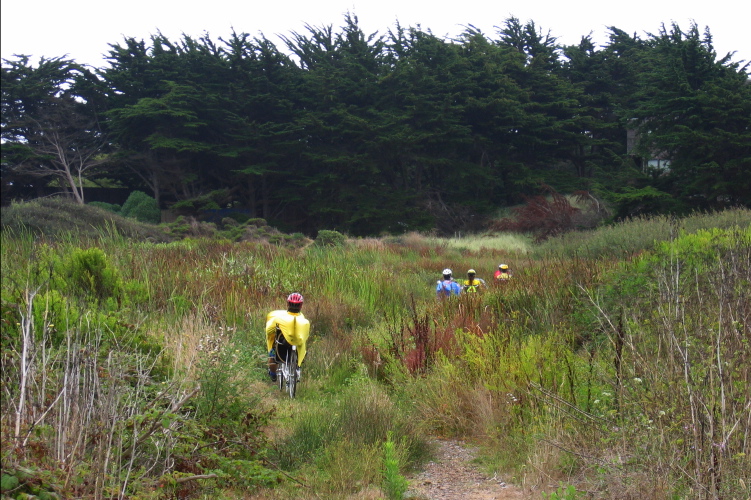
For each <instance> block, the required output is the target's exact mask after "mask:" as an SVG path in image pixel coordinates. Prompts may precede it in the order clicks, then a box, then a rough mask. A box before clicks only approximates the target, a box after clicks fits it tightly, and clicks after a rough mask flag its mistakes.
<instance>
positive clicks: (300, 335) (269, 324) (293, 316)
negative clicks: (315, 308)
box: [266, 309, 310, 364]
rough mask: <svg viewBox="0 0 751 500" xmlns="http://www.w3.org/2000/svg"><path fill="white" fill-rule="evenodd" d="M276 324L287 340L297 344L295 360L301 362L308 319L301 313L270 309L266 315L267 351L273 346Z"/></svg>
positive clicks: (308, 325) (308, 333)
mask: <svg viewBox="0 0 751 500" xmlns="http://www.w3.org/2000/svg"><path fill="white" fill-rule="evenodd" d="M277 326H278V327H279V329H280V330H281V331H282V334H284V338H286V339H287V342H289V343H290V344H292V345H294V346H297V362H298V364H302V362H303V360H304V359H305V352H306V344H307V342H308V336H309V335H310V321H308V320H307V319H305V316H303V314H302V313H291V312H289V311H286V310H284V309H280V310H278V311H271V312H270V313H269V314H267V315H266V346H267V347H268V350H269V351H271V349H272V348H273V347H274V337H275V336H276V327H277Z"/></svg>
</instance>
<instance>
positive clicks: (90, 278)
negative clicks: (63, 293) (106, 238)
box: [58, 247, 122, 301]
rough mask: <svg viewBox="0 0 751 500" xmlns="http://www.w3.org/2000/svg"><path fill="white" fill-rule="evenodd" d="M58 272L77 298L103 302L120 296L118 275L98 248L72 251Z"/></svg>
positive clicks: (120, 286)
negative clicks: (88, 298) (90, 298)
mask: <svg viewBox="0 0 751 500" xmlns="http://www.w3.org/2000/svg"><path fill="white" fill-rule="evenodd" d="M58 271H59V274H60V276H62V278H63V280H64V281H65V283H66V284H67V285H68V289H69V291H70V292H71V293H72V294H74V295H77V296H79V297H93V298H94V299H95V300H97V301H103V300H105V299H107V298H110V297H118V296H119V295H120V292H121V288H122V280H121V278H120V273H119V272H118V270H117V269H115V268H114V267H112V265H110V263H109V262H108V260H107V255H106V254H105V253H104V251H103V250H102V249H100V248H96V247H92V248H87V249H81V248H75V249H73V251H72V252H71V254H70V255H69V256H68V257H67V258H66V259H64V260H63V262H62V263H61V264H60V269H59V270H58Z"/></svg>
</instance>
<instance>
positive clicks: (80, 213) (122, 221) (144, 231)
mask: <svg viewBox="0 0 751 500" xmlns="http://www.w3.org/2000/svg"><path fill="white" fill-rule="evenodd" d="M0 212H1V213H2V217H1V218H0V220H1V221H2V222H1V224H2V227H3V229H9V230H12V231H15V232H17V233H18V232H22V231H31V232H33V233H34V234H37V235H44V237H45V238H48V239H56V240H65V239H67V238H70V237H71V236H75V237H76V238H101V237H126V238H132V239H137V240H144V239H148V240H150V241H154V242H165V241H169V240H170V239H171V238H170V237H169V236H168V235H167V234H166V233H165V232H164V231H163V230H161V229H160V228H158V227H155V226H154V225H152V224H144V223H141V222H139V221H136V220H135V219H132V218H127V217H122V216H120V215H118V214H114V213H111V212H109V211H106V212H104V211H102V210H101V209H99V208H97V207H92V206H89V205H79V204H78V203H74V202H72V201H70V200H67V199H65V198H41V199H38V200H34V201H29V202H24V203H12V204H11V205H9V206H3V207H0Z"/></svg>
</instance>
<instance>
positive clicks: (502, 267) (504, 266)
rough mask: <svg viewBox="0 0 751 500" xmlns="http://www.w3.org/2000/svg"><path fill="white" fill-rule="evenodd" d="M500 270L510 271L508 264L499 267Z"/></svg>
mask: <svg viewBox="0 0 751 500" xmlns="http://www.w3.org/2000/svg"><path fill="white" fill-rule="evenodd" d="M498 268H499V269H508V264H500V265H499V266H498Z"/></svg>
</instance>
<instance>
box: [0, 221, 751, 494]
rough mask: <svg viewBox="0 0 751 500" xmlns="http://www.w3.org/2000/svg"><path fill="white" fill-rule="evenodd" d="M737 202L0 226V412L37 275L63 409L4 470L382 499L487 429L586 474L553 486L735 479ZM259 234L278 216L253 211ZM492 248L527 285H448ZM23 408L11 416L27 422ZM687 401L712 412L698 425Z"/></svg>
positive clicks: (37, 356) (135, 483) (99, 490)
mask: <svg viewBox="0 0 751 500" xmlns="http://www.w3.org/2000/svg"><path fill="white" fill-rule="evenodd" d="M88 209H89V210H90V207H88ZM98 212H101V210H99V211H98ZM749 220H750V218H749V215H748V210H745V209H744V210H732V211H726V212H722V213H705V214H698V213H697V214H694V215H692V216H690V217H686V218H681V219H679V218H675V217H653V218H647V217H640V218H638V219H634V220H630V221H626V222H622V223H618V224H615V225H613V226H610V227H607V228H601V229H599V230H598V231H596V232H592V233H587V232H580V233H577V234H576V235H573V234H572V235H569V236H564V237H561V238H551V239H550V240H549V241H548V242H546V243H545V244H544V245H540V246H538V247H530V248H533V251H532V252H530V253H521V252H517V251H516V247H515V246H512V245H511V244H510V245H509V246H510V248H508V249H506V248H491V247H483V246H476V245H475V244H474V242H475V238H473V239H471V240H470V241H468V242H467V243H466V245H462V242H461V241H458V239H457V241H456V242H451V243H450V244H449V243H448V242H445V241H443V242H438V241H440V240H435V239H431V238H426V237H417V236H415V235H407V234H405V235H402V236H400V237H398V238H381V239H375V238H371V239H356V240H350V241H349V243H348V244H347V245H346V246H343V247H339V248H333V249H330V248H318V247H314V248H309V249H307V250H306V251H303V252H301V251H298V250H297V249H296V248H293V247H291V246H286V245H269V244H267V243H266V241H267V240H263V242H262V243H260V244H259V243H256V242H255V241H250V240H248V241H239V242H235V243H232V242H230V241H229V240H227V239H224V240H220V239H208V238H190V239H186V240H183V241H179V242H173V243H166V244H165V243H152V242H142V243H134V242H132V241H131V240H128V239H125V238H113V237H102V236H101V235H100V237H99V238H97V239H95V240H88V239H85V240H82V239H78V238H73V237H70V238H68V239H67V240H66V239H63V240H52V239H51V240H47V242H46V243H42V241H40V240H39V239H37V238H36V237H35V236H34V235H33V234H32V233H30V232H28V231H27V232H19V233H16V232H14V231H12V230H5V231H3V234H2V238H3V239H2V243H3V244H2V248H1V251H2V297H1V298H2V303H1V304H0V305H1V307H0V327H1V328H2V334H3V335H2V336H3V339H2V340H3V353H4V356H6V357H5V358H4V359H3V372H2V378H0V383H2V390H3V391H4V393H5V394H6V395H9V397H7V398H3V399H2V405H3V407H2V410H3V411H2V415H3V422H2V423H3V428H6V426H7V428H8V429H12V428H13V418H14V415H15V413H14V405H17V404H18V402H19V401H20V399H19V397H18V396H19V391H20V384H19V380H20V369H21V368H20V367H21V363H20V361H21V358H20V356H21V353H22V352H23V349H22V347H23V345H22V343H21V342H22V335H21V333H22V330H21V327H20V325H19V324H20V323H22V322H23V321H24V320H23V315H24V314H26V312H27V311H28V309H27V307H26V306H27V304H26V302H25V300H28V299H25V297H29V294H28V292H29V290H32V291H33V290H38V293H37V294H36V295H35V296H34V304H33V307H32V308H31V311H32V314H33V324H34V326H35V329H34V331H33V334H34V342H32V344H31V347H32V349H33V350H34V352H33V353H32V355H33V356H34V357H33V361H34V363H33V364H32V365H29V366H31V369H32V371H31V372H30V373H31V375H30V382H31V383H30V384H28V385H27V386H26V394H27V396H28V398H29V400H28V401H29V405H33V408H34V411H39V412H45V411H47V410H49V412H48V413H47V415H46V416H45V419H44V422H40V423H39V424H38V425H36V426H35V427H34V428H33V430H32V432H31V434H30V437H29V445H28V446H27V447H26V448H24V452H25V453H24V454H23V456H21V454H19V453H17V449H18V448H17V447H16V445H15V443H14V442H9V438H8V437H7V436H6V437H3V442H2V445H3V446H2V449H3V451H4V455H3V473H4V474H6V475H13V476H16V477H17V478H18V481H19V483H18V486H20V485H21V484H23V481H24V480H23V479H22V478H20V476H17V475H16V474H15V472H14V471H15V470H17V466H24V467H26V465H27V464H23V463H21V462H22V460H27V461H28V462H30V463H32V464H34V466H35V467H36V466H38V467H39V469H40V470H44V471H48V472H44V473H42V472H40V473H39V474H37V475H35V476H34V477H33V479H31V480H30V481H28V483H33V484H45V485H50V487H49V488H48V489H49V490H52V491H55V492H56V493H58V495H60V496H61V497H62V498H67V497H72V496H86V495H88V496H92V497H95V496H101V497H109V496H113V495H114V496H117V494H118V492H119V488H120V487H122V484H123V483H122V478H123V477H125V476H126V474H129V476H128V477H130V478H132V480H129V481H128V486H127V487H126V490H127V491H126V492H125V493H126V494H127V495H130V496H132V497H134V498H135V497H139V498H141V497H143V498H148V497H149V496H150V495H151V496H153V495H155V494H157V493H155V491H157V489H158V485H159V484H163V485H164V488H163V489H159V492H163V493H159V494H162V495H168V496H175V497H177V496H181V497H182V496H190V495H192V496H201V495H204V496H211V497H217V498H235V497H240V496H243V495H244V496H247V495H251V496H255V495H256V493H258V496H259V497H261V496H264V497H268V498H275V497H297V496H299V493H300V489H299V483H298V482H296V481H295V480H293V479H291V478H305V483H306V485H307V488H306V490H305V491H306V492H309V493H310V494H311V495H313V496H318V497H325V498H339V497H347V496H353V495H360V496H363V495H365V492H364V491H363V490H364V489H366V488H375V487H379V488H382V491H383V492H384V494H385V493H386V491H387V488H388V487H387V484H386V483H387V482H388V481H391V482H392V484H393V485H394V489H395V490H397V489H401V486H400V485H401V484H402V483H401V479H403V478H402V477H401V474H406V471H407V470H409V469H410V468H414V467H417V466H419V464H420V462H421V461H422V460H424V459H425V458H426V456H427V451H428V446H427V442H428V438H429V437H430V435H431V434H440V435H442V436H455V437H457V438H462V439H466V440H469V441H472V442H477V443H480V458H481V460H482V462H481V463H482V464H483V466H484V467H485V468H486V469H487V470H488V471H489V473H490V474H491V475H492V474H493V473H496V472H498V473H503V474H505V475H507V476H508V475H509V474H510V475H511V476H509V477H513V479H512V481H513V482H517V481H518V482H525V484H550V478H551V477H552V478H554V479H553V480H555V479H557V478H566V481H569V482H570V481H572V479H571V478H576V479H577V480H578V478H581V479H582V481H583V482H585V484H581V485H580V484H579V483H578V482H577V483H573V482H572V484H571V487H575V489H574V490H571V487H568V486H566V485H563V484H562V485H561V488H559V490H558V491H556V492H555V494H556V495H558V497H563V498H566V495H568V496H569V497H571V496H572V495H574V494H579V495H580V493H579V491H583V490H587V491H589V492H591V493H588V494H591V495H595V496H608V497H618V498H638V497H641V496H643V495H640V493H644V491H645V490H644V489H643V488H649V489H650V493H651V489H653V488H659V489H660V494H661V495H663V494H664V496H665V497H668V496H670V495H673V496H675V495H681V494H687V493H686V492H688V491H690V489H691V488H696V487H697V484H700V485H701V487H702V488H705V489H707V491H711V488H713V487H715V486H713V485H719V486H718V487H717V488H716V490H717V491H716V493H717V495H716V496H723V497H724V496H727V497H728V498H733V497H743V495H744V494H745V490H744V489H743V488H744V487H743V486H742V485H741V483H739V482H738V481H737V480H736V478H738V477H743V473H744V472H745V469H746V468H747V467H745V466H746V463H747V457H746V456H745V454H744V448H743V446H744V441H743V434H742V433H741V432H739V431H734V430H732V429H734V425H735V423H736V422H742V421H743V418H745V416H746V414H747V410H746V408H747V405H748V391H747V388H748V387H747V384H746V383H745V382H746V381H747V380H748V377H749V371H748V370H749V368H748V367H749V366H751V359H749V345H748V338H749V331H748V325H747V324H746V322H744V321H743V320H742V318H745V317H748V315H749V314H751V310H749V302H748V300H747V299H746V297H748V295H749V293H751V292H750V291H749V283H751V269H749V262H751V255H749V253H750V252H751V234H750V231H751V224H749ZM232 227H235V226H232ZM246 230H249V231H255V230H259V231H264V233H263V235H264V237H266V238H268V237H269V236H270V235H272V234H273V233H272V231H270V229H269V228H268V226H267V225H266V224H263V223H260V222H259V223H258V224H257V225H253V227H252V228H251V227H250V226H246ZM574 236H576V238H573V237H574ZM494 241H502V240H494ZM470 243H472V244H470ZM577 244H578V246H577ZM92 249H96V250H98V251H92ZM499 262H510V263H511V264H513V269H514V280H512V281H510V282H509V283H506V284H503V285H500V284H495V283H489V285H490V286H489V289H488V290H487V293H485V294H483V295H482V296H481V297H464V298H462V300H457V301H454V302H453V303H451V304H446V303H438V302H436V301H435V297H434V293H433V285H432V284H433V283H435V279H436V275H437V274H438V273H439V272H440V270H441V269H443V268H444V267H447V266H448V267H451V268H455V269H463V268H468V267H473V268H475V269H477V270H478V275H484V276H486V277H489V276H490V274H491V273H492V271H493V270H495V269H496V268H497V265H498V263H499ZM50 269H52V270H53V272H52V275H50ZM63 271H65V272H63ZM68 271H70V272H68ZM109 271H112V273H111V274H108V272H109ZM74 276H84V277H85V279H81V280H74V279H73V277H74ZM115 278H117V279H115ZM108 282H115V283H119V285H118V287H117V289H118V290H119V292H118V293H113V294H112V295H109V296H107V293H104V294H103V295H104V296H105V297H104V298H103V299H97V300H92V298H93V297H94V294H95V293H97V292H96V290H97V288H96V286H94V285H93V284H92V283H108ZM312 284H315V286H313V285H312ZM311 286H313V288H310V287H311ZM86 290H88V291H86ZM298 290H299V291H301V292H302V293H303V294H304V295H306V304H305V309H304V312H305V314H306V316H307V317H308V318H310V319H311V322H312V325H313V329H312V331H311V333H312V336H311V339H310V342H309V344H308V358H307V360H306V362H305V368H304V370H303V383H302V384H301V386H300V387H299V393H298V398H297V399H295V400H293V401H290V400H289V398H283V397H281V396H280V395H279V391H278V389H277V388H275V387H274V386H270V385H268V381H266V380H262V379H263V375H264V374H265V370H266V366H265V361H266V358H265V354H266V353H265V349H266V347H265V343H264V336H263V333H262V332H263V324H264V319H265V313H266V312H268V311H270V310H272V309H278V308H280V307H283V304H284V298H285V297H286V295H287V294H288V293H290V292H291V291H298ZM108 293H109V292H108ZM81 299H83V300H81ZM423 333H429V335H427V336H422V335H423ZM68 342H70V345H72V346H74V347H73V348H71V349H68V348H67V346H68V345H69V344H68ZM420 349H422V354H426V357H424V358H421V357H420V355H419V352H420ZM687 358H688V359H689V360H690V363H688V364H687V363H686V362H685V360H686V359H687ZM425 360H429V362H427V363H426V362H422V361H425ZM410 363H411V364H410ZM410 366H412V367H419V369H415V370H412V371H410V369H409V367H410ZM66 370H67V371H66ZM66 377H67V378H66ZM65 380H78V381H81V382H80V383H81V384H84V385H82V386H81V387H92V388H93V389H92V390H90V391H89V390H83V391H78V392H77V394H78V396H76V395H75V394H68V393H66V398H68V399H66V401H72V400H71V399H70V398H71V397H74V396H76V397H84V396H86V395H89V396H92V397H94V396H95V399H89V400H86V401H77V400H76V401H77V402H76V404H79V405H80V406H79V407H80V408H84V407H86V408H90V409H91V412H92V420H91V421H90V422H93V424H92V425H87V426H82V427H80V428H78V429H79V431H80V429H85V430H84V431H81V432H82V433H81V434H76V432H75V431H76V429H77V428H76V427H75V426H74V424H76V423H77V422H79V420H78V419H77V418H73V417H74V416H75V415H84V414H85V412H78V413H76V412H64V411H63V406H61V405H60V402H61V401H58V402H56V403H55V399H56V398H57V396H58V394H60V390H61V384H63V383H64V381H65ZM85 384H90V385H85ZM196 388H198V392H195V393H194V392H193V391H194V390H195V389H196ZM181 404H182V406H180V405H181ZM85 405H90V406H85ZM744 412H746V413H744ZM25 415H29V417H28V419H26V420H25V421H24V423H23V424H22V427H23V428H22V432H25V431H24V430H23V429H27V428H30V426H31V425H33V424H34V423H35V422H36V419H37V418H38V417H35V416H34V415H33V412H32V411H28V412H24V413H22V417H24V416H25ZM24 418H26V417H24ZM694 418H697V419H699V421H700V422H713V423H714V425H713V426H708V425H706V426H703V427H702V426H697V427H695V428H694V427H692V423H693V421H694V420H693V419H694ZM66 425H71V426H73V427H65V426H66ZM27 426H28V427H27ZM60 429H62V430H63V431H65V432H66V433H67V434H66V435H68V436H80V439H81V441H80V442H81V445H80V446H78V447H77V448H76V452H75V453H73V454H71V455H70V458H69V459H68V461H67V463H66V468H65V470H59V469H57V468H55V466H54V465H50V464H54V463H55V461H54V458H53V457H54V453H58V452H67V451H69V450H70V449H69V448H68V449H65V450H61V449H58V448H56V447H65V446H67V442H66V440H62V439H59V436H60V432H61V430H60ZM152 429H153V431H152ZM735 429H740V426H739V425H738V426H736V427H735ZM731 431H732V432H731ZM110 433H111V434H110ZM108 435H111V436H113V439H111V440H110V439H105V438H103V437H104V436H108ZM267 436H271V441H269V440H267V439H269V438H267ZM10 441H12V437H11V438H10ZM385 443H393V448H392V449H391V451H388V450H387V447H386V445H385ZM551 443H555V445H552V444H551ZM707 443H709V444H710V446H707ZM723 446H724V449H723V448H721V447H723ZM566 450H570V451H572V452H573V453H567V451H566ZM717 450H721V453H716V452H715V453H713V451H717ZM392 453H393V454H392ZM108 454H109V455H108ZM131 454H132V455H131ZM103 456H111V457H113V460H110V461H108V462H106V461H104V460H100V459H99V457H103ZM572 457H575V458H572ZM624 457H625V458H624ZM131 458H132V461H131ZM387 458H388V461H387V460H386V459H387ZM105 463H106V464H107V465H106V467H107V468H106V470H105V465H104V464H105ZM131 463H132V466H131V465H130V464H131ZM665 463H675V464H680V465H681V470H692V471H694V472H692V474H695V475H694V476H693V478H692V480H691V482H688V481H687V480H686V476H685V475H684V474H683V473H682V472H681V473H678V472H675V473H673V472H671V471H672V469H671V470H666V469H663V468H661V467H662V465H664V464H665ZM169 464H174V466H172V465H169ZM269 464H273V466H272V465H269ZM42 465H43V466H42ZM272 467H273V468H274V472H272V471H270V470H269V468H272ZM387 468H390V470H391V472H387ZM697 471H698V472H697ZM35 474H36V473H35ZM387 474H389V475H390V477H391V480H387V478H386V476H387ZM563 474H565V475H563ZM203 475H206V476H211V477H208V478H205V479H191V477H196V476H203ZM59 478H64V479H63V480H60V479H59ZM2 481H5V482H9V481H10V482H12V481H13V480H12V479H10V478H4V479H2ZM65 485H68V486H65ZM640 485H642V486H640ZM45 488H46V486H45ZM66 488H67V489H66ZM263 488H275V489H278V491H273V492H268V491H260V490H261V489H263ZM640 488H641V489H640ZM24 493H25V491H24ZM306 494H307V493H306Z"/></svg>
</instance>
